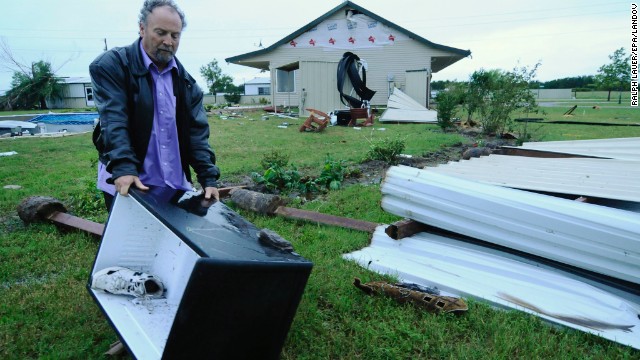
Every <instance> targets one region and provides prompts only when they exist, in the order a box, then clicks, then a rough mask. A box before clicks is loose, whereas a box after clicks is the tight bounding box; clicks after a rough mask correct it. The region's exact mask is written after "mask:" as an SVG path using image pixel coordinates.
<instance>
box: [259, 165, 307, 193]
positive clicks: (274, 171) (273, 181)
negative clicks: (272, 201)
mask: <svg viewBox="0 0 640 360" xmlns="http://www.w3.org/2000/svg"><path fill="white" fill-rule="evenodd" d="M251 178H252V179H253V181H255V182H256V183H258V184H261V185H264V186H265V187H266V188H267V190H269V191H273V192H276V191H278V192H289V191H292V190H298V189H300V186H301V182H300V181H301V179H302V177H301V176H300V172H298V169H296V168H295V167H294V166H292V168H291V169H287V168H285V167H284V166H280V165H278V164H273V165H271V167H269V168H268V169H266V170H265V172H264V174H262V175H261V174H259V173H256V172H254V173H252V174H251Z"/></svg>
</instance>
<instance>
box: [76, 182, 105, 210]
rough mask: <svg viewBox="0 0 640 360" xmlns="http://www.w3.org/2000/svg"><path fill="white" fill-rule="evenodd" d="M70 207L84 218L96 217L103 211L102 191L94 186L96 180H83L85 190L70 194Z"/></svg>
mask: <svg viewBox="0 0 640 360" xmlns="http://www.w3.org/2000/svg"><path fill="white" fill-rule="evenodd" d="M70 202H71V208H72V210H73V212H74V213H75V214H76V215H77V216H80V217H84V218H92V219H94V218H98V217H99V216H100V214H101V213H102V212H103V211H104V209H105V208H104V200H103V194H102V191H100V190H98V188H97V187H96V180H95V179H91V180H86V181H85V191H82V192H78V193H75V194H73V195H71V201H70Z"/></svg>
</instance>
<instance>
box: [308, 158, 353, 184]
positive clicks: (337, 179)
mask: <svg viewBox="0 0 640 360" xmlns="http://www.w3.org/2000/svg"><path fill="white" fill-rule="evenodd" d="M345 173H346V167H345V161H343V160H333V159H332V158H331V157H330V156H327V160H326V161H325V162H324V166H323V167H322V172H321V173H320V176H318V178H317V179H316V180H315V184H316V185H318V186H323V187H325V188H328V189H329V190H338V189H340V187H341V186H342V180H344V176H345Z"/></svg>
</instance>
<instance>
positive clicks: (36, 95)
mask: <svg viewBox="0 0 640 360" xmlns="http://www.w3.org/2000/svg"><path fill="white" fill-rule="evenodd" d="M0 65H1V66H2V67H4V68H6V69H9V70H10V71H13V76H12V79H11V89H9V91H7V93H6V94H5V95H4V97H3V102H4V105H5V107H7V108H9V109H14V108H15V109H33V108H40V109H46V108H47V100H50V99H56V98H62V96H63V82H62V80H61V79H60V78H58V77H56V76H55V71H54V70H53V69H52V66H51V63H50V62H48V61H44V60H40V61H36V62H32V63H31V64H30V66H28V65H25V64H24V63H23V62H20V61H18V60H17V58H16V57H15V56H14V55H13V53H12V52H11V49H10V48H9V46H8V45H7V44H6V42H4V40H3V41H1V42H0Z"/></svg>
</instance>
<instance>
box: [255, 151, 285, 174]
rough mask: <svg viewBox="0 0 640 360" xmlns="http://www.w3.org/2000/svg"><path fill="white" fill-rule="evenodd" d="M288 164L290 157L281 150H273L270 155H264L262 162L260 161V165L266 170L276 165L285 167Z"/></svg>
mask: <svg viewBox="0 0 640 360" xmlns="http://www.w3.org/2000/svg"><path fill="white" fill-rule="evenodd" d="M288 164H289V155H287V154H285V153H283V152H282V151H280V150H272V151H271V152H270V153H268V154H264V155H262V160H260V165H262V168H263V169H264V170H267V169H268V168H270V167H272V166H274V165H277V166H280V167H285V166H287V165H288Z"/></svg>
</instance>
